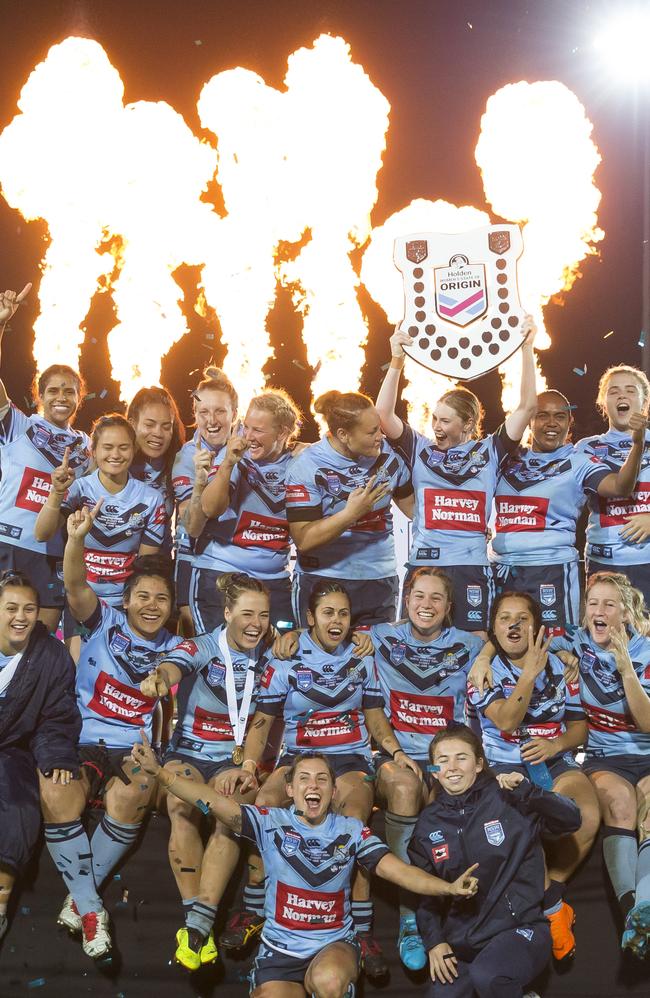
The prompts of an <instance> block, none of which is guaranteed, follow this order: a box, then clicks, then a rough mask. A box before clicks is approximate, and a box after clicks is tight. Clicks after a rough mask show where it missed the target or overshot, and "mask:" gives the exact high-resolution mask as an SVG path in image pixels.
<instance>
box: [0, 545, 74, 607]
mask: <svg viewBox="0 0 650 998" xmlns="http://www.w3.org/2000/svg"><path fill="white" fill-rule="evenodd" d="M6 571H12V572H22V573H23V574H24V575H26V576H27V578H28V579H29V581H30V582H31V583H32V585H33V586H34V589H36V591H37V593H38V599H39V602H40V605H41V606H42V607H43V609H56V610H58V609H59V608H61V609H62V608H63V604H64V602H65V589H64V587H63V558H62V557H58V558H54V557H52V556H51V555H49V554H39V552H38V551H27V550H26V549H25V548H20V547H18V546H17V545H15V544H3V543H0V574H1V573H2V572H6Z"/></svg>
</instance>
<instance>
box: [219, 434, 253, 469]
mask: <svg viewBox="0 0 650 998" xmlns="http://www.w3.org/2000/svg"><path fill="white" fill-rule="evenodd" d="M249 447H250V441H248V440H247V439H246V438H245V437H236V436H235V435H234V434H233V436H231V437H229V438H228V443H227V444H226V456H225V458H224V461H225V462H227V463H228V464H231V465H233V466H234V465H236V464H238V463H239V461H241V459H242V458H243V456H244V454H245V453H246V451H247V450H248V448H249Z"/></svg>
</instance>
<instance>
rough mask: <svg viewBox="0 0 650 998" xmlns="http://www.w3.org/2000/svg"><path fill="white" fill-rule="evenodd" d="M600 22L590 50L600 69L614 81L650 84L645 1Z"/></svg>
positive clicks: (649, 13) (649, 18) (649, 20)
mask: <svg viewBox="0 0 650 998" xmlns="http://www.w3.org/2000/svg"><path fill="white" fill-rule="evenodd" d="M612 7H613V9H614V7H615V8H617V9H616V10H615V12H614V13H612V15H611V16H610V17H609V18H607V19H606V20H604V21H603V22H602V24H601V27H600V30H599V32H598V34H597V36H596V38H595V39H594V48H595V50H596V52H597V53H598V57H599V60H600V61H601V63H602V66H603V68H604V69H606V70H607V72H608V74H609V75H610V76H611V77H612V78H613V79H615V80H619V81H620V82H622V83H627V84H637V85H639V84H644V83H648V82H650V58H649V57H648V49H649V47H650V4H648V2H647V0H646V2H644V3H639V4H636V5H633V6H631V7H626V8H623V9H622V5H619V4H616V5H612Z"/></svg>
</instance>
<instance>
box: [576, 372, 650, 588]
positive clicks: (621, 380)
mask: <svg viewBox="0 0 650 998" xmlns="http://www.w3.org/2000/svg"><path fill="white" fill-rule="evenodd" d="M649 399H650V383H648V379H647V377H646V376H645V374H644V373H643V371H639V370H638V368H636V367H628V365H626V364H621V365H619V366H618V367H610V368H609V370H607V371H605V373H604V374H603V376H602V378H601V379H600V382H599V385H598V398H597V405H598V407H599V408H600V411H601V413H602V414H603V417H605V418H606V419H607V420H608V421H609V428H608V430H607V432H606V433H601V434H599V435H598V436H594V437H585V438H584V439H583V440H580V441H578V444H577V449H578V450H579V451H584V453H585V454H587V455H588V456H589V457H595V458H598V459H599V460H600V461H602V462H603V464H605V465H606V466H607V467H608V468H610V469H611V470H612V471H617V470H618V469H619V468H620V467H621V466H622V465H623V463H624V462H625V461H626V459H627V457H628V454H629V452H630V448H631V447H632V443H633V439H632V434H631V432H630V431H631V429H632V426H633V417H634V415H635V414H636V415H638V414H641V413H646V412H647V410H648V401H649ZM649 473H650V431H649V430H646V431H645V446H644V449H643V456H642V458H641V470H640V472H639V479H638V481H637V482H636V483H635V485H634V489H633V491H632V494H631V495H629V493H628V495H629V498H627V499H611V498H609V497H600V496H592V497H591V498H590V501H589V521H588V523H587V546H586V550H585V557H586V562H587V572H588V573H589V574H591V573H592V572H614V573H619V572H621V573H622V574H623V575H627V577H628V579H629V580H630V582H631V583H632V585H633V586H634V587H636V588H637V589H639V590H640V591H641V592H642V593H643V598H644V600H645V601H646V603H650V566H649V564H648V562H649V560H650V541H649V538H650V530H648V527H649V526H650V523H649V521H650V517H649V516H648V513H649V512H650V480H649V479H648V475H649Z"/></svg>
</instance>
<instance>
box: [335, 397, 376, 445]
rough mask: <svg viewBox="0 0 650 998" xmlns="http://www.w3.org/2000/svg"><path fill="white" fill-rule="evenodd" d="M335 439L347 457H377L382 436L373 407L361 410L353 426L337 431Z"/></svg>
mask: <svg viewBox="0 0 650 998" xmlns="http://www.w3.org/2000/svg"><path fill="white" fill-rule="evenodd" d="M336 438H337V440H338V442H339V444H340V445H341V446H342V448H343V452H344V453H345V454H347V456H348V457H379V454H380V453H381V442H382V440H383V438H384V435H383V433H382V432H381V424H380V422H379V415H378V413H377V410H376V409H375V407H374V406H369V407H368V408H367V409H362V410H361V412H360V413H359V415H358V416H357V419H356V421H355V423H354V426H352V427H351V428H350V429H349V430H337V433H336Z"/></svg>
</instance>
